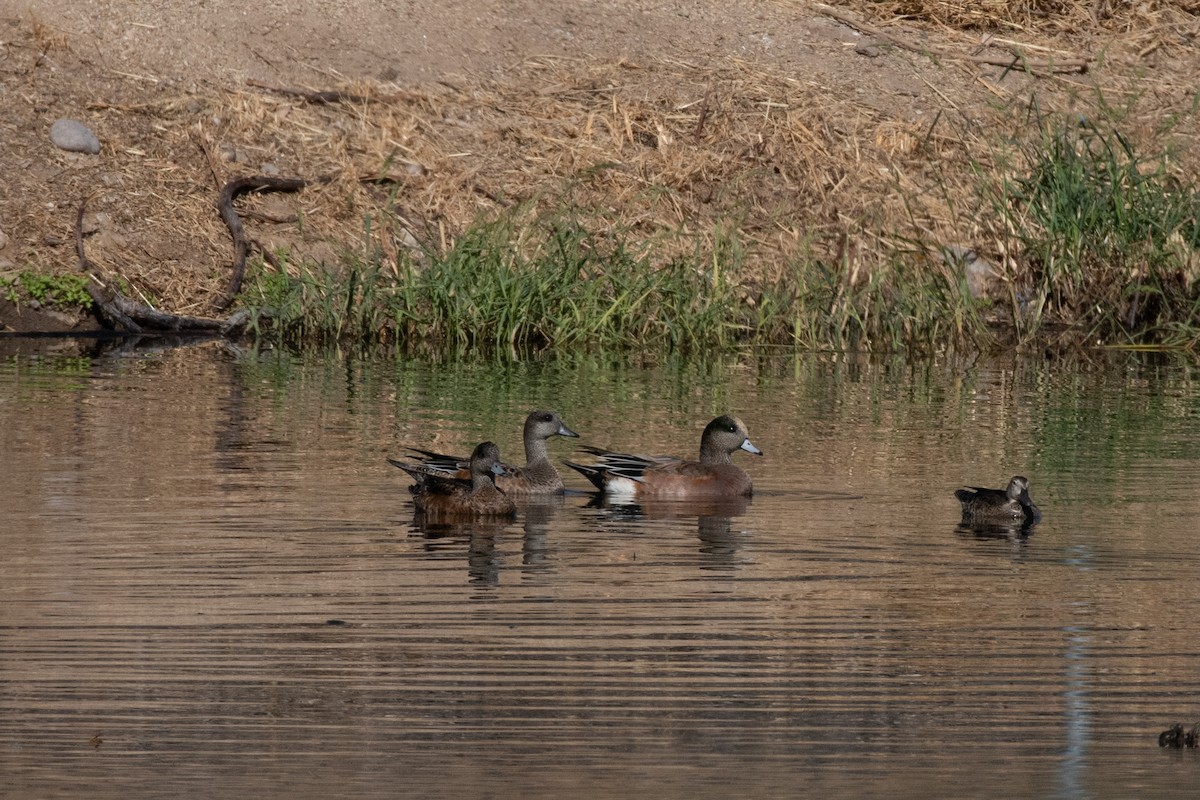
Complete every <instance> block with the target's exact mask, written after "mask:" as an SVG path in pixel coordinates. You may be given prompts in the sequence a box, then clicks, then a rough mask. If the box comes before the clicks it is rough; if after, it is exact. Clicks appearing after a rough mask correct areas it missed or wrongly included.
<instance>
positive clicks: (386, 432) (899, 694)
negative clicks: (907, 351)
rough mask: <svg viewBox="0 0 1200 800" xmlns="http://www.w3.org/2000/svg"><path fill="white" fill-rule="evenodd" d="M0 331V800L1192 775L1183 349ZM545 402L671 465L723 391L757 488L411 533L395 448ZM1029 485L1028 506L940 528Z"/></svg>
mask: <svg viewBox="0 0 1200 800" xmlns="http://www.w3.org/2000/svg"><path fill="white" fill-rule="evenodd" d="M5 352H10V354H9V355H6V356H5V357H4V358H3V360H2V361H0V447H2V450H0V455H2V459H0V479H2V486H3V493H2V494H0V520H2V521H3V525H2V527H0V542H2V544H3V558H2V559H0V600H2V602H0V720H2V721H3V724H2V725H0V780H2V783H3V785H4V790H3V791H2V792H0V794H3V795H4V796H5V797H39V798H41V797H57V796H73V797H74V796H88V797H92V798H107V797H119V798H131V797H150V796H154V797H163V796H170V797H282V796H287V797H329V796H353V797H397V796H412V797H448V796H463V795H465V796H484V797H504V798H509V797H561V796H563V795H564V794H565V793H567V792H574V793H576V794H577V795H579V796H582V797H589V798H590V797H640V796H654V797H658V798H670V797H681V798H683V797H687V798H701V797H768V796H779V797H784V796H786V797H803V796H817V794H818V793H820V795H821V796H830V797H833V796H850V795H853V796H866V797H872V796H922V797H938V796H940V797H1001V796H1003V797H1063V798H1090V797H1096V798H1108V797H1112V798H1127V797H1171V796H1177V797H1192V796H1194V793H1195V791H1196V783H1197V779H1198V778H1200V760H1198V757H1197V754H1196V753H1195V752H1191V751H1184V752H1180V751H1168V750H1160V749H1159V747H1158V746H1157V734H1158V733H1159V731H1161V730H1162V729H1164V728H1165V727H1167V726H1168V725H1169V724H1170V723H1173V722H1187V723H1188V724H1191V723H1192V722H1195V721H1197V720H1200V615H1198V614H1197V611H1196V604H1195V599H1196V587H1197V579H1198V578H1200V536H1198V535H1197V530H1198V526H1197V522H1196V520H1197V516H1198V515H1200V493H1198V492H1197V487H1198V486H1200V425H1198V423H1200V368H1197V365H1196V364H1195V363H1194V361H1191V360H1186V359H1184V360H1177V359H1163V358H1153V357H1147V356H1132V355H1096V356H1095V357H1094V358H1074V359H1060V360H1056V361H1052V362H1041V361H1037V362H1027V361H1014V360H1008V361H989V362H982V363H971V362H958V361H932V362H920V363H913V362H905V361H900V360H891V361H871V360H865V359H859V358H854V357H847V356H840V355H799V356H777V357H761V356H757V357H756V356H749V355H743V356H730V357H727V358H724V359H718V360H715V361H712V362H709V363H705V364H695V363H692V364H668V365H665V366H659V367H654V368H641V367H638V366H636V365H632V364H630V363H623V362H621V361H619V360H613V361H606V360H603V359H589V358H583V357H580V358H571V359H566V360H562V359H559V360H544V361H532V362H524V363H507V362H497V363H466V364H464V363H443V364H436V363H430V362H428V361H419V360H418V361H409V360H402V359H395V360H391V359H383V360H377V361H358V360H354V359H351V358H347V357H342V356H338V355H327V356H314V357H305V358H294V357H291V356H287V355H283V354H279V353H273V352H267V353H251V352H240V351H231V350H229V349H226V348H223V347H222V346H220V345H216V344H206V345H200V346H192V347H185V348H180V349H174V350H161V351H150V352H146V351H135V350H128V349H127V350H125V351H124V352H109V353H105V354H99V355H95V356H87V357H85V356H78V355H67V354H58V355H56V354H54V353H52V352H41V353H34V354H30V353H24V354H11V350H10V351H5ZM534 406H550V407H553V408H556V409H557V410H558V411H559V412H560V413H561V414H562V415H563V417H564V419H565V420H566V422H567V424H568V425H570V426H571V427H572V428H574V429H575V430H577V431H579V432H580V433H581V434H583V439H582V440H581V441H583V442H585V443H591V444H596V445H601V446H611V447H614V448H617V449H627V450H636V451H641V452H668V453H670V452H674V453H683V454H688V455H690V454H692V453H693V452H694V451H695V450H696V448H697V445H698V437H699V432H700V430H701V429H702V428H703V426H704V424H705V423H706V422H707V421H708V420H709V419H711V418H712V417H713V416H714V415H715V414H717V413H720V412H723V411H726V410H732V411H734V412H736V413H737V414H739V415H740V416H741V417H742V418H743V419H744V420H745V421H746V423H747V425H748V426H749V429H750V432H751V438H752V439H753V440H754V442H755V443H756V444H757V445H758V446H759V447H761V448H762V449H763V450H764V451H765V453H766V456H765V457H764V458H761V459H759V458H753V457H751V456H749V455H747V454H744V453H740V454H738V455H737V456H736V457H735V458H737V459H738V460H739V462H740V463H742V464H743V465H744V466H745V467H746V468H747V469H748V470H749V471H750V472H751V474H752V475H753V476H754V479H755V482H756V487H757V489H758V492H757V494H756V496H755V497H754V498H753V500H752V501H749V502H747V503H743V504H735V505H733V506H719V507H707V508H706V507H701V506H683V507H680V506H673V507H672V506H667V507H645V508H620V507H617V508H606V507H604V506H602V505H597V504H595V503H594V502H592V498H591V497H590V496H588V495H586V494H583V493H582V491H580V492H579V493H578V494H573V495H569V496H567V497H566V498H564V499H562V500H561V501H557V502H550V503H543V504H538V505H532V506H527V507H524V508H522V513H521V515H520V517H519V519H518V520H517V521H516V522H515V523H511V524H490V525H489V524H478V525H465V526H458V527H443V528H439V529H433V530H425V529H422V528H421V527H420V526H418V525H416V524H415V523H414V520H413V514H412V506H411V504H410V502H409V501H408V493H407V491H406V487H407V479H406V478H405V477H404V476H403V474H402V473H400V472H399V471H397V470H395V469H393V468H392V467H390V466H389V465H388V464H387V463H386V461H385V457H386V456H388V455H398V454H400V453H401V452H402V446H403V445H404V444H412V445H416V446H421V447H426V448H430V449H440V450H449V451H461V452H466V451H468V450H469V449H470V447H471V446H472V445H473V444H475V443H476V442H478V441H480V440H482V439H485V438H490V439H494V440H495V441H497V442H498V443H499V444H500V447H501V450H502V452H503V453H505V454H506V456H508V457H510V458H512V459H514V460H517V461H519V460H520V441H519V433H520V426H521V422H522V420H523V418H524V415H525V414H526V413H527V412H528V410H529V409H530V408H532V407H534ZM573 444H574V442H572V441H567V440H563V439H555V440H552V441H551V450H552V453H553V454H554V456H555V458H556V459H561V458H570V457H575V458H578V457H579V456H578V455H577V454H574V453H573V452H572V446H573ZM1018 472H1019V473H1022V474H1025V475H1028V476H1029V478H1030V480H1031V484H1032V493H1033V496H1034V498H1035V500H1036V501H1037V502H1038V503H1039V504H1040V505H1041V507H1042V508H1043V510H1044V512H1045V520H1044V521H1043V522H1042V524H1040V525H1039V526H1037V527H1036V528H1034V529H1033V530H1032V531H1026V532H1022V531H1004V530H1000V531H995V530H993V531H971V530H964V529H961V528H960V527H959V526H958V524H957V523H958V516H959V515H958V509H957V503H956V501H955V500H954V498H953V490H954V489H955V488H956V487H958V486H959V485H961V484H962V483H964V482H966V483H969V484H975V485H994V486H1002V485H1003V484H1004V483H1005V482H1006V481H1007V479H1008V477H1010V476H1011V475H1013V474H1015V473H1018ZM567 480H568V484H569V485H571V486H572V487H575V488H577V489H579V490H582V489H584V488H586V483H585V482H584V481H583V479H582V478H580V477H579V476H576V475H570V476H568V477H567Z"/></svg>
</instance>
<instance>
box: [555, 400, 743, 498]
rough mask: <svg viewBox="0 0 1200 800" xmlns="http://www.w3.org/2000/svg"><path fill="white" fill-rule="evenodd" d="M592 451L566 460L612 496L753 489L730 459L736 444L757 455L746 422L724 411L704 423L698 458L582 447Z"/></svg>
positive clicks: (709, 494)
mask: <svg viewBox="0 0 1200 800" xmlns="http://www.w3.org/2000/svg"><path fill="white" fill-rule="evenodd" d="M582 449H583V450H584V451H585V452H588V453H591V454H592V455H594V456H596V463H595V464H593V465H585V464H575V463H572V462H570V461H568V462H566V464H567V466H568V467H570V468H571V469H574V470H576V471H578V472H579V473H580V474H581V475H583V476H584V477H585V478H587V479H588V480H589V481H591V482H592V485H594V486H595V487H596V488H597V489H599V490H600V491H602V492H604V493H605V494H608V495H610V496H616V497H635V498H636V497H657V498H663V499H669V498H674V499H680V500H682V499H687V498H689V497H710V498H712V497H747V496H749V495H751V494H752V493H753V492H754V485H753V482H752V481H751V480H750V476H749V475H747V474H746V471H745V470H744V469H742V468H741V467H739V466H738V465H736V464H734V463H733V460H732V459H731V458H730V456H731V455H732V454H733V453H734V451H736V450H745V451H746V452H747V453H753V454H754V455H757V456H761V455H762V451H761V450H759V449H758V448H757V447H755V446H754V445H753V444H752V443H751V441H750V434H749V433H747V431H746V425H745V423H743V422H742V421H741V420H740V419H738V418H737V417H732V416H729V415H724V416H720V417H717V418H716V419H714V420H713V421H712V422H710V423H708V427H706V428H705V429H704V433H703V434H701V436H700V460H699V461H691V460H688V459H683V458H677V457H675V456H643V455H634V454H632V453H614V452H612V451H611V450H604V449H601V448H599V447H584V448H582Z"/></svg>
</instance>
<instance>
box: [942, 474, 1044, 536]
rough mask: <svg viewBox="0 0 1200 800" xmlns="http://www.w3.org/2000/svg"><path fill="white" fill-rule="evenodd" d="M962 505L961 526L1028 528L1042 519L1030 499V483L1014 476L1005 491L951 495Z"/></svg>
mask: <svg viewBox="0 0 1200 800" xmlns="http://www.w3.org/2000/svg"><path fill="white" fill-rule="evenodd" d="M954 496H955V497H957V498H958V500H959V502H961V503H962V515H963V521H964V522H968V521H969V522H977V523H978V522H1021V523H1023V524H1029V523H1034V522H1037V521H1038V520H1040V519H1041V518H1042V512H1041V511H1040V510H1039V509H1038V507H1037V506H1035V505H1034V504H1033V500H1032V499H1031V498H1030V497H1029V479H1028V478H1026V477H1025V476H1023V475H1015V476H1013V479H1012V480H1011V481H1009V482H1008V488H1007V489H982V488H980V487H978V486H970V487H968V488H965V489H959V490H958V491H956V492H955V493H954Z"/></svg>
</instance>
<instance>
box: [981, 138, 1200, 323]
mask: <svg viewBox="0 0 1200 800" xmlns="http://www.w3.org/2000/svg"><path fill="white" fill-rule="evenodd" d="M1025 158H1026V162H1027V165H1028V167H1027V170H1026V171H1025V173H1024V174H1023V175H1020V176H1018V177H1014V178H1011V179H1009V180H1008V181H1007V182H1005V183H1004V184H1003V185H1002V186H1001V191H999V192H997V193H996V194H995V195H993V196H994V197H995V198H996V200H997V202H996V204H995V210H996V211H997V212H998V214H999V215H1000V217H1001V219H1002V221H1003V222H1004V223H1005V226H1006V227H1007V229H1008V230H1010V231H1011V232H1012V235H1013V236H1014V237H1015V239H1016V243H1017V245H1018V246H1017V248H1016V252H1018V253H1019V254H1020V259H1021V260H1022V261H1023V262H1024V265H1025V267H1026V270H1027V273H1028V275H1029V280H1028V282H1027V285H1026V286H1023V287H1020V292H1019V293H1018V294H1017V295H1016V299H1017V300H1018V303H1019V306H1020V308H1019V309H1018V313H1019V314H1020V315H1021V316H1022V317H1023V319H1024V321H1025V322H1026V323H1028V324H1029V326H1030V327H1031V328H1032V329H1036V328H1037V327H1038V326H1039V325H1041V324H1043V323H1051V324H1058V325H1070V326H1075V327H1077V328H1080V329H1081V331H1080V332H1081V333H1082V335H1083V340H1084V341H1096V340H1100V341H1104V342H1138V343H1174V342H1179V341H1188V340H1195V339H1196V338H1197V335H1198V333H1200V297H1198V293H1197V280H1198V278H1200V271H1198V265H1200V253H1198V251H1197V248H1198V247H1200V224H1198V223H1197V212H1198V211H1200V192H1198V189H1197V186H1196V185H1195V183H1191V182H1185V181H1184V180H1182V179H1180V178H1179V177H1177V176H1174V175H1172V174H1171V172H1170V170H1169V167H1170V159H1169V158H1168V157H1167V156H1166V155H1161V156H1157V157H1155V158H1141V157H1139V156H1138V155H1137V154H1136V153H1135V151H1134V148H1133V146H1132V145H1131V144H1130V142H1129V141H1128V140H1127V139H1126V138H1125V137H1123V136H1122V135H1121V134H1120V133H1118V132H1116V131H1111V130H1101V129H1099V128H1097V127H1094V126H1093V125H1091V124H1089V123H1086V122H1084V123H1066V124H1063V125H1061V126H1060V127H1058V128H1056V129H1053V130H1049V129H1048V130H1044V131H1043V134H1042V136H1041V137H1040V138H1039V139H1038V140H1037V141H1036V142H1034V143H1033V144H1032V145H1030V146H1029V148H1028V149H1027V150H1026V153H1025Z"/></svg>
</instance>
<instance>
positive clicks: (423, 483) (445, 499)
mask: <svg viewBox="0 0 1200 800" xmlns="http://www.w3.org/2000/svg"><path fill="white" fill-rule="evenodd" d="M388 462H389V463H391V464H392V466H394V467H399V468H400V469H402V470H404V471H405V472H407V473H408V474H409V475H411V476H412V479H413V485H412V486H410V487H409V491H410V492H412V496H413V505H415V506H416V507H417V510H418V511H420V512H421V513H423V514H425V515H426V516H427V517H433V518H437V519H456V518H457V519H465V518H472V517H508V518H510V519H511V518H512V517H515V516H516V515H517V507H516V505H515V504H514V503H513V501H512V498H510V497H509V496H508V495H506V494H505V493H504V492H502V491H500V490H499V489H498V488H496V481H495V476H497V475H503V474H504V467H503V466H502V465H501V463H500V448H499V447H497V446H496V445H495V444H493V443H492V442H481V443H480V444H479V445H478V446H477V447H476V448H475V450H474V451H473V452H472V453H471V477H470V478H459V477H457V476H455V475H453V474H451V473H447V472H444V471H443V470H440V469H437V468H436V467H431V466H428V465H427V464H415V463H410V462H407V461H397V460H396V459H393V458H389V459H388Z"/></svg>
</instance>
